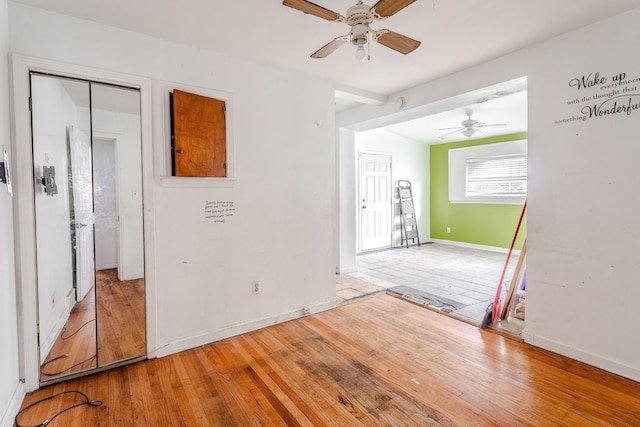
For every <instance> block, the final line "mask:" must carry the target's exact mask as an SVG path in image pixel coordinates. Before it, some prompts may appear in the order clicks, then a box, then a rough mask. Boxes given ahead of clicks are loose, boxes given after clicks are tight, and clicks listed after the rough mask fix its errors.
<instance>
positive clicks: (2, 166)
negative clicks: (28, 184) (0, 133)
mask: <svg viewBox="0 0 640 427" xmlns="http://www.w3.org/2000/svg"><path fill="white" fill-rule="evenodd" d="M1 160H2V162H0V182H2V183H3V184H7V191H8V192H9V196H13V190H12V189H11V172H10V171H9V155H8V154H7V150H5V149H4V147H2V159H1Z"/></svg>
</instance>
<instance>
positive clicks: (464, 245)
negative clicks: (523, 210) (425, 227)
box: [430, 239, 520, 255]
mask: <svg viewBox="0 0 640 427" xmlns="http://www.w3.org/2000/svg"><path fill="white" fill-rule="evenodd" d="M430 242H434V243H440V244H443V245H450V246H460V247H462V248H471V249H480V250H483V251H490V252H498V253H501V254H506V253H509V248H499V247H497V246H486V245H477V244H475V243H467V242H456V241H455V240H444V239H431V240H430ZM511 253H512V254H513V255H519V254H520V250H519V249H514V250H513V251H512V252H511Z"/></svg>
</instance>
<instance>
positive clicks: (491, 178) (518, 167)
mask: <svg viewBox="0 0 640 427" xmlns="http://www.w3.org/2000/svg"><path fill="white" fill-rule="evenodd" d="M526 195H527V156H526V155H524V154H513V155H506V156H495V157H485V158H480V159H467V167H466V196H467V197H482V196H491V197H510V196H526Z"/></svg>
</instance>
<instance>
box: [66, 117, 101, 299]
mask: <svg viewBox="0 0 640 427" xmlns="http://www.w3.org/2000/svg"><path fill="white" fill-rule="evenodd" d="M69 155H70V160H71V185H72V188H73V219H72V221H73V226H74V228H75V237H76V238H75V245H76V246H75V256H76V286H77V298H78V300H79V301H80V300H82V299H83V298H84V297H85V295H87V293H88V292H89V291H90V290H91V288H93V286H94V285H95V271H94V261H93V260H94V253H93V250H94V246H93V243H94V242H93V223H94V220H93V179H92V168H91V141H90V139H89V137H88V136H87V134H85V133H84V132H82V131H81V130H79V129H77V128H76V127H74V126H69Z"/></svg>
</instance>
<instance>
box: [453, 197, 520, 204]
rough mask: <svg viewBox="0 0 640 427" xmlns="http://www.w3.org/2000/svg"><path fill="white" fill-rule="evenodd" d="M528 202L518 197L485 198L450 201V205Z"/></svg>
mask: <svg viewBox="0 0 640 427" xmlns="http://www.w3.org/2000/svg"><path fill="white" fill-rule="evenodd" d="M525 200H526V197H518V198H515V197H514V198H509V199H505V198H489V197H483V198H478V199H471V198H469V199H457V200H451V199H449V203H451V204H457V203H459V204H478V205H522V204H523V203H524V202H525Z"/></svg>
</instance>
